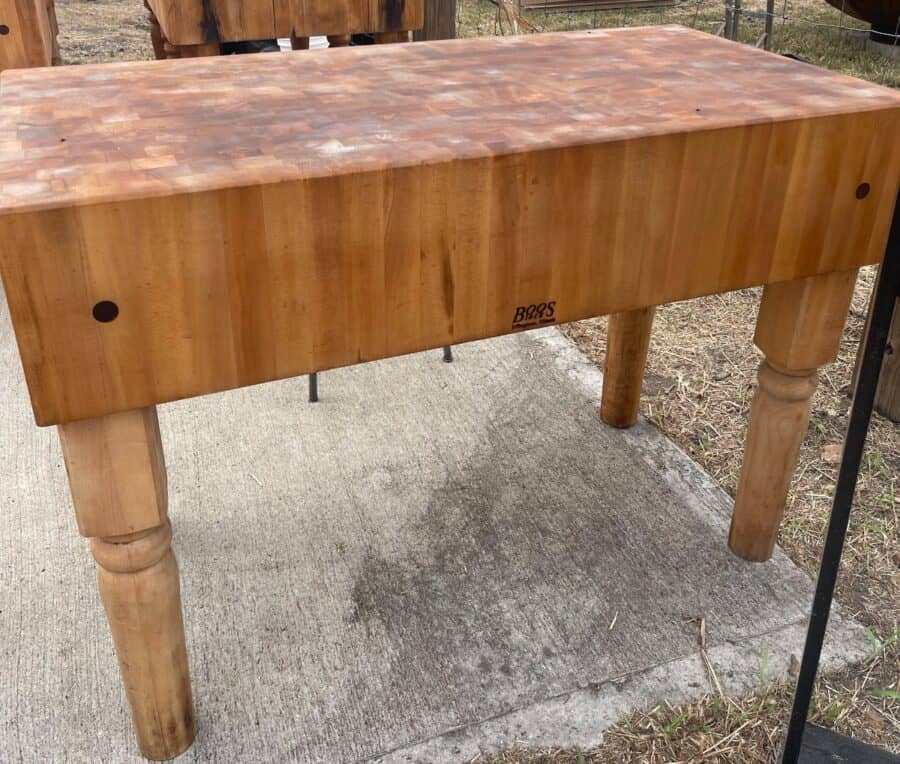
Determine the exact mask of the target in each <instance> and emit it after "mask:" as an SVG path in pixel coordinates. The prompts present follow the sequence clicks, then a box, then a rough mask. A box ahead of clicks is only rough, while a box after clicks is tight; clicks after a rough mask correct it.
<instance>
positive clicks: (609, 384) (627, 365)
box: [600, 307, 656, 427]
mask: <svg viewBox="0 0 900 764" xmlns="http://www.w3.org/2000/svg"><path fill="white" fill-rule="evenodd" d="M655 313H656V308H655V307H649V308H639V309H638V310H629V311H627V312H625V313H616V314H614V315H612V316H610V317H609V325H608V329H607V332H606V363H605V364H604V367H603V393H602V399H601V402H600V417H601V419H603V421H604V422H606V424H608V425H610V426H611V427H631V425H633V424H634V423H635V422H637V418H638V412H639V411H640V405H641V386H642V383H643V380H644V366H645V365H646V363H647V350H648V349H649V348H650V332H651V330H652V329H653V315H654V314H655Z"/></svg>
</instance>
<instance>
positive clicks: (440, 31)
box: [413, 0, 456, 42]
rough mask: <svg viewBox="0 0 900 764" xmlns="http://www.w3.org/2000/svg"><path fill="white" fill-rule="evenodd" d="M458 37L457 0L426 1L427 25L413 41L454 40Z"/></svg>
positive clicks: (415, 32)
mask: <svg viewBox="0 0 900 764" xmlns="http://www.w3.org/2000/svg"><path fill="white" fill-rule="evenodd" d="M455 37H456V0H425V24H424V26H423V27H422V28H421V29H417V30H415V31H414V32H413V40H415V41H416V42H419V41H421V40H452V39H453V38H455Z"/></svg>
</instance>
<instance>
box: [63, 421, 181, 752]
mask: <svg viewBox="0 0 900 764" xmlns="http://www.w3.org/2000/svg"><path fill="white" fill-rule="evenodd" d="M59 435H60V442H61V444H62V450H63V456H64V458H65V462H66V471H67V472H68V475H69V487H70V489H71V492H72V500H73V503H74V504H75V516H76V518H77V521H78V529H79V531H80V532H81V534H82V535H83V536H88V537H91V539H92V541H91V551H92V553H93V555H94V559H95V560H96V561H97V564H98V568H97V579H98V583H99V586H100V597H101V599H102V600H103V605H104V607H105V609H106V616H107V620H108V621H109V626H110V630H111V631H112V636H113V643H114V644H115V648H116V655H117V656H118V659H119V668H120V671H121V674H122V681H123V683H124V685H125V694H126V696H127V697H128V704H129V706H130V707H131V716H132V720H133V722H134V727H135V731H136V733H137V739H138V744H139V746H140V749H141V753H143V754H144V756H146V757H147V758H149V759H156V760H162V759H171V758H174V757H175V756H177V755H178V754H180V753H182V752H183V751H184V750H186V749H187V748H188V747H189V746H190V745H191V743H192V742H193V740H194V733H195V724H194V706H193V700H192V697H191V683H190V678H189V674H188V662H187V651H186V649H185V642H184V624H183V622H182V615H181V593H180V586H179V579H178V565H177V563H176V561H175V557H174V555H173V554H172V548H171V540H172V527H171V525H170V524H169V519H168V516H167V487H166V469H165V462H164V459H163V452H162V441H161V439H160V435H159V424H158V422H157V418H156V409H155V407H150V408H146V409H140V410H136V411H126V412H123V413H119V414H110V415H108V416H104V417H99V418H96V419H87V420H82V421H78V422H72V423H69V424H63V425H60V426H59Z"/></svg>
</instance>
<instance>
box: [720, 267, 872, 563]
mask: <svg viewBox="0 0 900 764" xmlns="http://www.w3.org/2000/svg"><path fill="white" fill-rule="evenodd" d="M856 273H857V272H856V271H855V270H853V271H844V272H842V273H832V274H828V275H825V276H814V277H812V278H808V279H798V280H797V281H787V282H782V283H778V284H770V285H769V286H767V287H765V289H764V291H763V298H762V304H761V305H760V309H759V317H758V318H757V323H756V336H755V338H754V341H755V342H756V345H757V347H758V348H759V349H760V350H762V351H763V353H764V354H765V356H766V360H765V361H763V363H762V365H761V366H760V368H759V387H758V388H757V390H756V394H755V395H754V397H753V403H752V405H751V409H750V425H749V428H748V431H747V442H746V445H745V450H744V463H743V466H742V468H741V477H740V481H739V483H738V490H737V496H736V497H735V501H734V516H733V517H732V521H731V532H730V533H729V537H728V545H729V546H730V547H731V549H732V551H733V552H734V553H735V554H737V555H738V556H740V557H743V558H744V559H746V560H755V561H760V562H761V561H763V560H768V559H769V557H771V556H772V551H773V549H774V548H775V541H776V538H777V536H778V527H779V525H780V523H781V518H782V516H783V515H784V506H785V502H786V500H787V494H788V489H789V488H790V484H791V478H792V477H793V472H794V467H795V465H796V462H797V456H798V454H799V452H800V446H801V444H802V443H803V438H804V437H805V435H806V428H807V424H808V423H809V412H810V405H811V404H810V399H811V398H812V394H813V392H814V391H815V389H816V382H817V378H818V375H817V369H818V367H820V366H822V365H823V364H826V363H829V362H831V361H833V360H834V359H835V357H836V356H837V351H838V347H839V345H840V341H841V334H842V332H843V328H844V322H845V321H846V319H847V312H848V310H849V308H850V298H851V297H852V296H853V287H854V285H855V284H856Z"/></svg>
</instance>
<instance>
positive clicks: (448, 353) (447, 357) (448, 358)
mask: <svg viewBox="0 0 900 764" xmlns="http://www.w3.org/2000/svg"><path fill="white" fill-rule="evenodd" d="M444 363H453V348H452V347H451V346H450V345H447V346H446V347H445V348H444Z"/></svg>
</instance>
